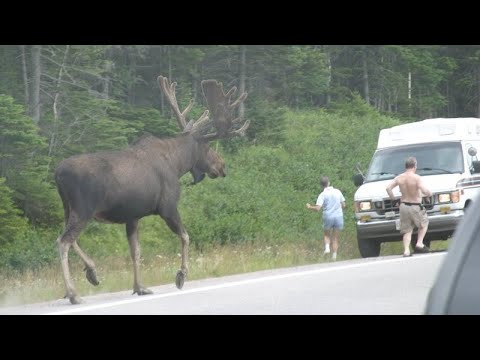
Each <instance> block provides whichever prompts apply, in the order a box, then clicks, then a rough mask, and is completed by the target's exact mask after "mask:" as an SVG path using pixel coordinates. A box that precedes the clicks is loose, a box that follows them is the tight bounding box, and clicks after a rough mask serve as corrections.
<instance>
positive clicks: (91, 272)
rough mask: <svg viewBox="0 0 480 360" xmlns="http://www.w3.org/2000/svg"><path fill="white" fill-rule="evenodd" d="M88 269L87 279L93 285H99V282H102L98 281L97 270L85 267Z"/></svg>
mask: <svg viewBox="0 0 480 360" xmlns="http://www.w3.org/2000/svg"><path fill="white" fill-rule="evenodd" d="M84 270H85V271H86V274H85V276H86V277H87V280H88V282H89V283H90V284H92V285H95V286H97V285H98V284H100V283H99V282H98V279H97V272H96V271H95V269H93V268H92V269H90V268H85V269H84Z"/></svg>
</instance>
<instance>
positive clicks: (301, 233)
mask: <svg viewBox="0 0 480 360" xmlns="http://www.w3.org/2000/svg"><path fill="white" fill-rule="evenodd" d="M159 75H163V76H166V77H168V78H169V79H170V81H172V82H173V81H175V82H177V84H178V85H177V95H176V96H177V99H178V102H179V105H180V107H182V108H185V107H186V106H187V104H188V103H189V101H190V99H194V101H195V105H194V107H193V109H192V111H191V112H190V116H191V118H192V119H193V118H195V119H196V118H198V117H200V115H201V114H202V113H203V111H204V109H205V101H204V99H203V96H202V91H201V85H200V84H201V81H202V80H204V79H216V80H218V81H221V82H222V83H223V84H224V86H225V88H226V89H229V88H231V87H233V86H235V87H237V88H238V90H239V91H240V92H244V91H246V92H248V98H247V100H246V101H245V102H244V103H243V104H242V105H241V106H240V108H239V109H238V112H239V114H238V115H239V116H241V117H244V118H246V119H249V120H250V121H251V124H250V127H249V129H248V131H247V133H246V136H245V137H243V138H235V139H231V140H220V141H216V142H213V143H212V146H213V147H214V148H215V149H216V150H217V151H218V152H219V153H220V154H221V155H222V157H224V158H225V160H226V163H227V168H228V170H229V176H227V177H226V178H225V179H222V180H210V179H208V180H205V181H204V182H202V183H201V184H198V185H196V186H192V187H189V186H188V184H189V183H190V182H191V179H190V178H187V177H188V176H190V175H186V176H185V177H184V178H182V179H181V181H182V188H183V190H182V197H181V203H180V207H179V210H180V213H181V214H182V216H183V220H184V223H185V225H186V227H187V229H188V231H189V234H190V237H191V243H192V245H193V246H195V248H196V249H200V250H201V249H202V247H204V246H207V245H208V244H212V243H215V244H219V245H222V244H227V243H234V244H235V243H246V242H247V243H248V242H255V241H265V242H294V241H297V240H298V239H307V238H313V237H317V238H318V231H319V230H318V229H319V219H318V217H315V216H314V215H312V214H311V213H308V212H307V211H304V206H305V203H306V202H312V201H314V200H315V199H316V196H317V195H318V192H319V190H320V186H319V179H320V176H321V175H328V176H329V177H330V178H331V180H332V184H333V185H334V186H336V187H339V188H340V189H341V190H342V191H343V192H344V194H345V196H346V198H347V203H348V204H349V209H348V210H347V217H349V219H350V218H352V216H353V215H352V214H353V209H352V206H351V204H352V202H353V194H354V191H355V187H354V185H353V182H352V180H351V178H352V176H353V175H354V172H355V168H356V166H357V164H359V165H360V166H361V167H362V168H363V169H365V168H366V167H367V166H368V162H369V159H370V157H371V155H372V154H373V151H374V149H375V146H376V141H377V137H378V132H379V130H380V129H382V128H385V127H390V126H393V125H396V124H400V123H405V122H412V121H419V120H423V119H426V118H434V117H480V46H478V45H1V46H0V268H2V269H4V270H22V269H32V268H39V267H41V266H44V265H47V264H50V263H52V262H56V261H58V260H57V258H58V252H57V249H56V245H55V240H56V238H57V237H58V235H59V234H60V233H61V231H62V229H63V221H64V220H63V208H62V204H61V201H60V198H59V195H58V193H57V190H56V187H55V182H54V180H53V173H54V171H55V168H56V166H57V164H58V163H59V162H60V161H61V160H62V159H64V158H67V157H69V156H71V155H75V154H81V153H91V152H97V151H102V150H112V149H122V148H125V147H127V146H128V145H129V144H131V143H133V142H134V141H135V140H137V139H138V138H139V137H141V136H142V135H144V134H145V133H149V134H152V135H155V136H158V137H170V136H175V134H177V133H178V132H179V129H178V125H177V123H176V120H175V119H174V117H173V116H172V114H171V111H170V108H169V107H168V104H167V102H166V101H165V99H164V97H163V95H162V93H161V91H160V89H159V87H158V83H157V77H158V76H159ZM141 234H142V235H141V236H142V240H141V242H142V246H143V249H144V250H145V251H144V254H146V255H145V256H148V254H149V253H159V252H162V251H165V252H176V251H178V248H179V242H178V239H177V238H176V236H175V235H173V234H172V233H170V232H169V230H168V229H167V228H166V227H165V225H164V224H163V221H162V220H160V219H158V218H157V219H154V220H153V219H152V220H150V219H148V220H145V223H144V225H143V227H142V229H141ZM346 237H347V238H348V239H349V241H352V242H353V241H354V240H353V239H354V238H355V229H354V223H353V220H352V221H348V224H347V227H346ZM80 242H82V243H84V244H85V248H86V249H87V250H88V251H89V252H90V253H91V254H92V255H93V256H97V257H101V256H108V255H110V254H115V253H122V254H124V255H128V244H127V241H126V240H125V230H124V228H123V227H121V226H117V225H103V224H98V223H91V224H90V225H89V227H88V229H87V231H86V232H85V234H84V235H82V237H81V240H80ZM100 244H102V245H101V246H100ZM352 256H353V255H352Z"/></svg>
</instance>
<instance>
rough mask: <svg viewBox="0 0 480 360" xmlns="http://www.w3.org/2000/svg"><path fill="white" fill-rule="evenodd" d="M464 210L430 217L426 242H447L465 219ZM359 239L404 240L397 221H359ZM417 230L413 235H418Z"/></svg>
mask: <svg viewBox="0 0 480 360" xmlns="http://www.w3.org/2000/svg"><path fill="white" fill-rule="evenodd" d="M463 215H464V212H463V210H455V211H452V212H450V213H448V214H437V215H428V220H429V223H428V230H427V234H426V235H425V239H426V240H446V239H447V238H448V237H449V236H451V235H452V234H453V232H454V231H455V229H456V227H457V225H458V223H459V222H460V220H461V219H462V218H463ZM356 225H357V238H360V239H372V240H378V241H379V242H388V241H399V240H402V235H401V234H400V231H399V230H397V229H396V228H395V219H392V220H390V219H389V220H384V219H382V220H373V221H369V222H360V221H357V223H356ZM416 233H417V230H416V229H415V230H414V232H413V234H416Z"/></svg>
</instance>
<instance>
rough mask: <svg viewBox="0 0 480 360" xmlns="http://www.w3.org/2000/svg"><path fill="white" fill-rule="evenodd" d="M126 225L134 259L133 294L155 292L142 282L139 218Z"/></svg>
mask: <svg viewBox="0 0 480 360" xmlns="http://www.w3.org/2000/svg"><path fill="white" fill-rule="evenodd" d="M126 227H127V238H128V245H129V246H130V255H131V256H132V261H133V294H138V295H148V294H153V291H152V290H150V289H147V288H145V287H143V286H142V285H141V284H140V271H139V262H140V244H139V243H138V220H133V221H130V222H128V223H127V226H126ZM133 294H132V295H133Z"/></svg>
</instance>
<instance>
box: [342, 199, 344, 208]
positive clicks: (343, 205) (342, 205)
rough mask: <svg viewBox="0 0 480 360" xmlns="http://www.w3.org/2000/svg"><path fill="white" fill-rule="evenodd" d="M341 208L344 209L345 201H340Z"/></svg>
mask: <svg viewBox="0 0 480 360" xmlns="http://www.w3.org/2000/svg"><path fill="white" fill-rule="evenodd" d="M342 209H345V201H342Z"/></svg>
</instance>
